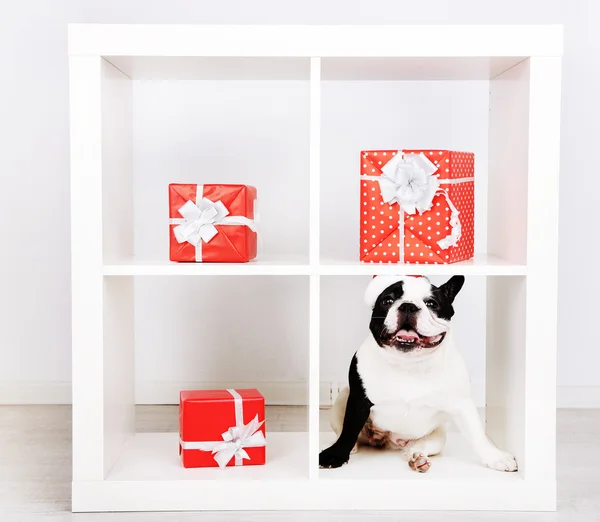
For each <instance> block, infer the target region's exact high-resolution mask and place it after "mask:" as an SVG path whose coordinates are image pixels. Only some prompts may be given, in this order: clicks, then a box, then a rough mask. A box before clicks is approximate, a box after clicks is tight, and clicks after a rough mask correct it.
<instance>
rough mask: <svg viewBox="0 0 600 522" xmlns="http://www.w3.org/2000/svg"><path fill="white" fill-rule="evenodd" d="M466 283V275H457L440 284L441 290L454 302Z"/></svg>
mask: <svg viewBox="0 0 600 522" xmlns="http://www.w3.org/2000/svg"><path fill="white" fill-rule="evenodd" d="M464 284H465V276H461V275H456V276H452V277H451V278H450V279H449V280H448V281H446V282H445V283H444V284H443V285H442V286H440V290H441V291H442V292H443V293H444V295H445V296H446V297H447V298H448V301H450V303H452V302H453V301H454V298H455V297H456V295H457V294H458V292H460V289H461V288H462V287H463V285H464Z"/></svg>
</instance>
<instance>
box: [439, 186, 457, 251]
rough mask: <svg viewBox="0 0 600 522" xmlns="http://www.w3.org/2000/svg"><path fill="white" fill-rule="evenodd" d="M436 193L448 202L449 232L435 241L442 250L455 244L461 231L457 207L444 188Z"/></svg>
mask: <svg viewBox="0 0 600 522" xmlns="http://www.w3.org/2000/svg"><path fill="white" fill-rule="evenodd" d="M437 194H439V195H441V196H444V197H445V198H446V203H448V207H450V234H448V235H447V236H446V237H445V238H443V239H440V240H439V241H438V242H437V244H438V245H439V246H440V248H441V249H442V250H446V249H447V248H450V247H451V246H456V244H457V243H458V240H459V239H460V236H461V233H462V226H461V224H460V219H458V214H459V212H458V209H457V208H456V207H455V206H454V204H453V203H452V201H451V200H450V196H448V192H447V191H445V190H439V191H438V192H437Z"/></svg>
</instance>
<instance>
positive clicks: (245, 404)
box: [179, 389, 267, 468]
mask: <svg viewBox="0 0 600 522" xmlns="http://www.w3.org/2000/svg"><path fill="white" fill-rule="evenodd" d="M265 434H266V431H265V398H264V397H263V396H262V395H261V393H260V392H259V391H258V390H254V389H247V390H240V389H237V390H234V389H227V390H186V391H182V392H181V393H180V399H179V454H180V455H181V461H182V463H183V467H184V468H215V467H217V466H218V467H220V468H226V467H229V466H256V465H262V464H265V460H266V445H267V439H266V437H265Z"/></svg>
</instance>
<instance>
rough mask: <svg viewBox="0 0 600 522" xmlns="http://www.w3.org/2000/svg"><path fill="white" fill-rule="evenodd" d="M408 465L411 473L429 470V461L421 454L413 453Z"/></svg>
mask: <svg viewBox="0 0 600 522" xmlns="http://www.w3.org/2000/svg"><path fill="white" fill-rule="evenodd" d="M408 465H409V466H410V469H412V470H413V471H418V472H419V473H425V472H426V471H429V468H431V461H430V460H429V459H428V458H427V457H426V456H425V455H423V453H413V454H412V455H411V456H410V459H409V460H408Z"/></svg>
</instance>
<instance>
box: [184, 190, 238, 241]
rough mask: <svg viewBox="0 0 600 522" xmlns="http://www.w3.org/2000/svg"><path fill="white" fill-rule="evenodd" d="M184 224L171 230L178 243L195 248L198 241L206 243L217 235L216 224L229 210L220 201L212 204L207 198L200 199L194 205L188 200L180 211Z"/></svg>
mask: <svg viewBox="0 0 600 522" xmlns="http://www.w3.org/2000/svg"><path fill="white" fill-rule="evenodd" d="M179 213H180V214H181V215H182V216H183V219H184V222H183V223H181V224H180V225H178V226H176V227H175V228H174V229H173V233H174V234H175V239H177V242H178V243H184V242H186V241H187V242H188V243H191V244H192V245H194V246H196V245H198V243H199V242H200V240H202V241H204V242H205V243H208V242H209V241H210V240H211V239H212V238H213V237H215V236H216V235H217V233H218V230H217V229H216V228H215V224H218V223H219V222H220V221H221V220H222V219H223V218H224V217H225V216H227V215H228V214H229V210H227V207H225V205H224V204H223V202H222V201H217V202H216V203H213V202H212V201H211V200H210V199H208V198H202V199H201V200H200V202H199V203H198V204H197V205H196V204H194V202H193V201H190V200H188V201H187V202H186V203H185V204H184V205H183V206H182V207H181V208H180V209H179Z"/></svg>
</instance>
